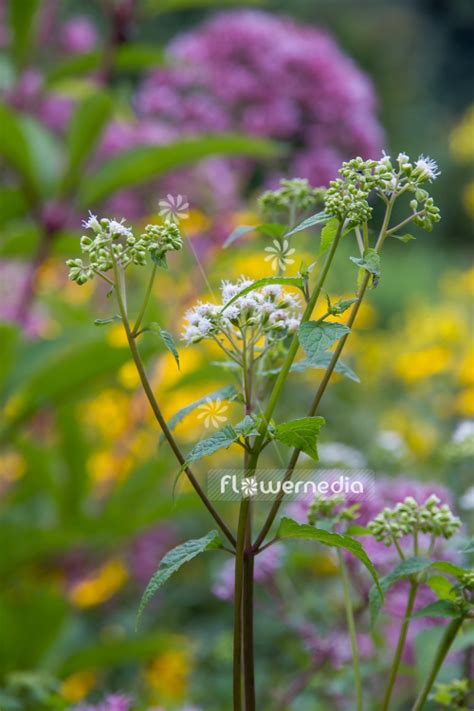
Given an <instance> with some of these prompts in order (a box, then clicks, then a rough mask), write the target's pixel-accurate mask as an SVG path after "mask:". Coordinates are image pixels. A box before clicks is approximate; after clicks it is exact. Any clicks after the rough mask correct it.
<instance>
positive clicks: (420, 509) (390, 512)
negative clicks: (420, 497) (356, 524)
mask: <svg viewBox="0 0 474 711" xmlns="http://www.w3.org/2000/svg"><path fill="white" fill-rule="evenodd" d="M440 503H441V501H440V499H438V497H437V496H435V495H434V494H433V495H432V496H430V497H429V498H428V499H427V500H426V501H425V503H424V504H418V502H417V501H416V500H415V499H414V498H413V497H411V496H408V497H407V498H406V499H405V500H404V501H403V502H401V503H398V504H397V505H396V506H395V507H394V508H393V509H390V508H385V509H384V510H383V511H382V512H381V513H379V514H378V515H377V516H376V517H375V518H374V519H373V521H371V522H370V523H369V524H368V529H369V531H370V533H371V534H372V535H373V536H374V538H375V540H377V541H383V542H384V543H385V545H386V546H390V545H391V544H392V543H395V542H396V541H397V540H398V539H400V538H402V537H403V536H407V535H416V534H417V533H429V534H431V536H432V539H433V540H434V539H436V538H439V537H442V538H446V539H447V538H451V536H453V535H454V534H455V533H456V532H457V531H458V530H459V528H460V527H461V521H460V519H459V518H458V517H457V516H454V514H453V513H452V511H451V509H450V508H449V506H448V505H447V504H443V505H441V506H440Z"/></svg>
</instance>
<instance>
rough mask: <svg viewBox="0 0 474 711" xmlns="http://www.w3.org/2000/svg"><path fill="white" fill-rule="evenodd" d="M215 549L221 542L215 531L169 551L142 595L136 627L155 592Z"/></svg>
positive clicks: (219, 546) (220, 545) (220, 546)
mask: <svg viewBox="0 0 474 711" xmlns="http://www.w3.org/2000/svg"><path fill="white" fill-rule="evenodd" d="M217 548H222V542H221V540H220V538H219V534H218V533H217V531H210V532H209V533H208V534H207V535H206V536H203V537H202V538H196V539H192V540H190V541H186V543H182V544H181V545H180V546H177V547H176V548H173V550H171V551H169V552H168V553H167V554H166V555H165V557H164V558H163V559H162V561H161V563H160V565H159V567H158V570H157V571H156V573H155V574H154V575H153V576H152V578H151V580H150V582H149V583H148V585H147V587H146V590H145V592H144V593H143V597H142V599H141V602H140V606H139V608H138V613H137V625H138V622H139V620H140V617H141V615H142V613H143V611H144V609H145V608H146V606H147V605H148V603H149V602H150V600H151V598H152V597H153V596H154V594H155V593H156V592H157V590H159V588H161V586H162V585H163V584H164V583H165V582H166V581H167V580H168V579H169V578H170V577H171V576H172V575H173V574H174V573H176V571H177V570H179V569H180V568H181V566H183V565H184V564H185V563H189V561H190V560H192V559H193V558H195V557H196V556H198V555H200V554H201V553H204V551H210V550H216V549H217Z"/></svg>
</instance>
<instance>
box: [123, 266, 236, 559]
mask: <svg viewBox="0 0 474 711" xmlns="http://www.w3.org/2000/svg"><path fill="white" fill-rule="evenodd" d="M114 272H115V280H116V288H115V293H116V297H117V304H118V307H119V310H120V315H121V317H122V322H123V326H124V329H125V333H126V335H127V341H128V346H129V348H130V352H131V354H132V358H133V360H134V363H135V367H136V369H137V372H138V375H139V377H140V381H141V384H142V387H143V390H144V391H145V395H146V396H147V399H148V402H149V403H150V406H151V409H152V410H153V414H154V416H155V418H156V420H157V422H158V424H159V425H160V427H161V429H162V431H163V434H164V436H165V438H166V439H167V440H168V444H169V445H170V447H171V449H172V451H173V453H174V455H175V457H176V459H177V460H178V462H179V463H180V465H181V466H183V464H184V462H185V458H184V455H183V454H182V452H181V450H180V448H179V447H178V444H177V442H176V440H175V438H174V437H173V435H172V433H171V431H170V429H169V427H168V425H167V423H166V420H165V418H164V417H163V414H162V412H161V410H160V407H159V405H158V403H157V401H156V398H155V395H154V393H153V389H152V387H151V385H150V381H149V380H148V377H147V374H146V371H145V368H144V365H143V362H142V359H141V357H140V353H139V351H138V348H137V343H136V340H135V338H134V337H133V334H132V331H131V328H130V323H129V321H128V316H127V308H126V304H125V299H124V294H123V289H124V285H123V272H122V270H121V269H120V267H118V265H117V264H114ZM184 471H185V473H186V476H187V477H188V479H189V481H190V482H191V485H192V486H193V488H194V490H195V492H196V493H197V495H198V496H199V498H200V499H201V501H202V502H203V504H204V506H205V507H206V508H207V510H208V511H209V513H210V514H211V516H212V517H213V519H214V521H215V522H216V523H217V525H218V526H219V528H220V529H221V531H222V533H223V534H224V535H225V536H226V538H227V539H228V540H229V542H230V543H231V544H232V545H233V546H235V537H234V535H233V534H232V531H231V530H230V529H229V527H228V526H227V524H226V523H225V522H224V521H223V519H222V518H221V516H220V515H219V513H218V512H217V511H216V509H215V508H214V506H213V505H212V504H211V502H210V501H209V499H208V497H207V496H206V494H205V493H204V491H203V490H202V488H201V486H200V484H199V482H198V481H197V479H196V477H195V476H194V474H193V473H192V471H191V469H190V468H189V467H185V469H184Z"/></svg>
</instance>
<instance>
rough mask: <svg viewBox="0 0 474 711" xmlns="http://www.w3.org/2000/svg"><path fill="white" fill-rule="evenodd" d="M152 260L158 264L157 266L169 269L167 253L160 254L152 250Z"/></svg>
mask: <svg viewBox="0 0 474 711" xmlns="http://www.w3.org/2000/svg"><path fill="white" fill-rule="evenodd" d="M150 256H151V261H152V262H153V264H156V266H157V267H161V269H168V260H167V259H166V254H158V252H155V251H152V252H150Z"/></svg>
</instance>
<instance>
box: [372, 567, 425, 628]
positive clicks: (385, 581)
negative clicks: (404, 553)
mask: <svg viewBox="0 0 474 711" xmlns="http://www.w3.org/2000/svg"><path fill="white" fill-rule="evenodd" d="M432 563H433V561H432V560H430V559H429V558H420V557H414V558H407V559H406V560H404V561H402V562H401V563H399V564H398V565H397V567H396V568H395V569H394V570H393V571H392V572H391V573H389V574H388V575H386V576H385V577H383V578H381V579H380V586H381V588H382V590H383V591H384V593H385V592H387V590H388V589H389V588H390V587H391V586H392V585H393V584H394V583H396V582H398V581H399V580H407V579H408V578H410V577H411V576H412V575H416V574H418V573H421V572H423V571H424V570H427V569H428V568H429V567H430V566H431V565H432ZM381 606H382V605H381V600H380V596H379V595H378V593H377V590H376V589H375V588H373V587H372V588H371V590H370V592H369V611H370V620H371V625H372V626H373V625H374V624H375V622H376V620H377V617H378V614H379V612H380V609H381Z"/></svg>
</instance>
